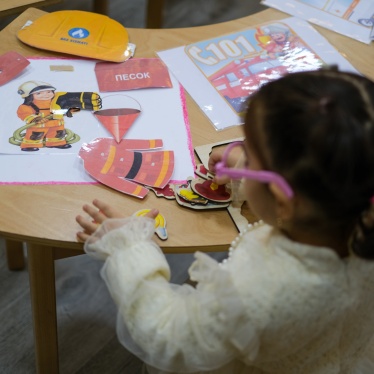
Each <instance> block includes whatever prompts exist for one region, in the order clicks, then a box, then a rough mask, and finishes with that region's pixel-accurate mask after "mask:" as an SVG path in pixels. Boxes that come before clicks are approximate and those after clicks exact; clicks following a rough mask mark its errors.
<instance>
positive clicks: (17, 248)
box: [5, 239, 25, 270]
mask: <svg viewBox="0 0 374 374" xmlns="http://www.w3.org/2000/svg"><path fill="white" fill-rule="evenodd" d="M5 250H6V258H7V262H8V269H9V270H22V269H24V268H25V257H24V255H23V243H22V242H17V241H15V240H8V239H6V240H5Z"/></svg>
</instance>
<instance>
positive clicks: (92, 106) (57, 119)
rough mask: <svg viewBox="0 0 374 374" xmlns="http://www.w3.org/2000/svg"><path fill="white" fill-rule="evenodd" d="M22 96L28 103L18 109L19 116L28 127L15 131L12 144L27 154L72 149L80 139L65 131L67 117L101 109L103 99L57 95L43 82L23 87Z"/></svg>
mask: <svg viewBox="0 0 374 374" xmlns="http://www.w3.org/2000/svg"><path fill="white" fill-rule="evenodd" d="M18 94H20V95H21V97H22V98H23V99H24V102H23V104H21V105H20V106H19V107H18V110H17V115H18V117H19V118H20V119H21V120H22V121H24V122H25V125H24V126H23V127H22V128H20V129H18V130H17V131H15V133H14V134H13V135H14V136H13V138H10V139H9V142H10V143H12V144H16V145H19V146H20V148H21V150H22V151H26V152H35V151H38V150H39V149H40V148H43V147H47V148H59V149H68V148H71V143H74V142H76V141H78V140H79V136H78V135H76V134H74V133H72V132H71V131H70V130H67V129H65V120H64V117H65V116H67V117H72V114H73V113H74V112H77V111H79V110H81V109H87V110H97V109H100V108H101V99H100V96H99V95H98V94H97V93H95V92H56V88H55V87H53V86H52V85H51V84H49V83H46V82H41V81H27V82H25V83H23V84H22V85H21V86H20V87H19V89H18ZM68 135H69V136H68Z"/></svg>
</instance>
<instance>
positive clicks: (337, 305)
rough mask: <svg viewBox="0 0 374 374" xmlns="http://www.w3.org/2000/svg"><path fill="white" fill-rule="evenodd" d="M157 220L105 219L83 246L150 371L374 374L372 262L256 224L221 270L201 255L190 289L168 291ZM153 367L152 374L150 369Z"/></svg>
mask: <svg viewBox="0 0 374 374" xmlns="http://www.w3.org/2000/svg"><path fill="white" fill-rule="evenodd" d="M153 232H154V227H153V221H152V220H150V219H147V218H144V217H130V218H127V219H111V220H107V221H106V222H105V223H104V224H103V225H101V227H100V228H99V229H98V230H97V232H96V233H95V234H94V235H93V236H92V237H91V238H90V240H89V241H88V242H87V243H86V244H85V250H86V252H87V253H88V254H90V255H93V256H95V257H97V258H99V259H102V260H105V264H104V266H103V268H102V271H101V275H102V277H103V279H104V280H105V282H106V284H107V286H108V289H109V291H110V293H111V295H112V297H113V299H114V301H115V302H116V304H117V306H118V317H117V334H118V337H119V339H120V341H121V343H122V344H123V345H124V346H125V347H126V348H127V349H128V350H130V351H131V352H133V353H135V354H136V355H137V356H139V357H140V358H141V359H142V360H144V361H145V362H146V363H147V364H148V370H149V372H150V373H152V374H153V373H201V372H203V373H212V374H213V373H214V374H221V373H232V374H244V373H246V374H260V373H261V374H262V373H267V374H269V373H274V374H301V373H302V374H316V373H318V374H335V373H336V374H338V373H339V374H353V373H355V374H356V373H365V374H366V373H367V374H372V373H374V365H372V363H371V362H370V361H369V360H368V359H366V358H365V355H366V350H367V347H368V346H369V345H370V341H371V339H372V337H373V334H374V297H373V292H374V261H365V260H362V259H359V258H357V257H355V256H353V255H351V256H350V257H348V258H346V259H341V258H339V257H338V256H337V255H336V254H335V252H333V251H332V250H330V249H328V248H320V247H313V246H309V245H302V244H299V243H295V242H292V241H291V240H289V239H287V238H286V237H284V236H283V235H282V234H281V233H280V232H279V231H278V230H276V229H274V228H272V227H270V226H268V225H258V226H256V227H253V228H251V229H249V230H248V231H246V232H245V233H244V234H241V235H240V236H239V237H238V239H237V240H235V242H234V243H233V245H232V247H231V249H230V254H229V258H228V259H227V260H225V261H224V262H223V263H221V264H219V263H217V262H216V261H215V260H213V259H212V258H210V257H209V256H207V255H205V254H203V253H199V252H197V253H196V255H195V257H196V260H195V262H194V263H193V264H192V266H191V268H190V270H189V272H190V276H191V278H192V279H193V280H196V281H197V282H198V286H197V287H196V288H192V287H191V286H188V285H182V286H178V285H174V284H171V283H169V281H168V280H169V277H170V269H169V266H168V264H167V262H166V260H165V257H164V255H163V253H162V252H161V250H160V248H159V247H158V246H157V245H156V244H155V242H153V241H152V236H153ZM156 368H157V369H156Z"/></svg>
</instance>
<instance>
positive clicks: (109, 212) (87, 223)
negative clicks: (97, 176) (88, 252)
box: [75, 199, 158, 242]
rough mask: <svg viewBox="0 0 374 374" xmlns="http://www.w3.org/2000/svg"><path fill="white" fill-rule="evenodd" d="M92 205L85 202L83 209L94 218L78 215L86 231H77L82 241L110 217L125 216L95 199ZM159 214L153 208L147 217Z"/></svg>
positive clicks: (77, 218) (77, 219)
mask: <svg viewBox="0 0 374 374" xmlns="http://www.w3.org/2000/svg"><path fill="white" fill-rule="evenodd" d="M92 205H93V206H91V205H88V204H85V205H83V208H82V209H83V211H84V212H86V213H87V214H88V215H89V216H90V217H91V218H92V219H87V218H84V217H82V216H81V215H78V216H77V217H76V218H75V219H76V221H77V222H78V223H79V225H80V226H81V227H82V228H83V230H84V231H79V232H77V238H78V240H79V241H81V242H85V241H86V240H87V239H88V238H89V237H90V236H91V235H92V234H93V233H94V232H95V231H96V229H97V228H98V227H99V225H100V224H101V223H103V222H104V221H105V220H106V219H108V218H125V216H124V215H123V214H122V213H121V212H119V211H118V210H116V209H114V208H113V207H112V206H110V205H108V204H106V203H104V202H103V201H100V200H98V199H95V200H94V201H93V202H92ZM157 214H158V210H157V209H152V210H151V211H150V212H149V213H147V214H146V216H145V217H148V218H153V219H154V218H156V216H157Z"/></svg>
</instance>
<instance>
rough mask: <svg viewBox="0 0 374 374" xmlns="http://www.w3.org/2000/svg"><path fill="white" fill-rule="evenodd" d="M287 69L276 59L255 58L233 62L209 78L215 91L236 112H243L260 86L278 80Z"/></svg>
mask: <svg viewBox="0 0 374 374" xmlns="http://www.w3.org/2000/svg"><path fill="white" fill-rule="evenodd" d="M286 72H287V67H286V66H284V65H282V62H281V61H280V60H277V59H267V58H263V57H261V56H256V57H253V58H248V59H241V60H235V61H232V62H230V63H229V64H228V65H226V66H225V67H224V68H222V69H220V70H219V71H217V72H216V73H214V74H212V75H211V76H210V77H209V81H210V82H211V83H212V85H213V86H214V87H215V88H216V90H217V91H218V92H219V93H220V94H221V95H222V96H223V97H224V98H225V99H226V100H227V102H228V103H229V104H230V105H231V106H232V108H233V109H234V110H235V111H236V112H238V113H241V112H244V111H245V109H246V108H245V104H246V101H247V97H248V96H249V95H250V94H251V93H253V92H254V91H256V90H257V89H258V88H259V87H260V86H261V85H262V84H264V83H266V82H268V81H269V80H273V79H276V78H279V77H280V76H281V75H283V74H285V73H286Z"/></svg>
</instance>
